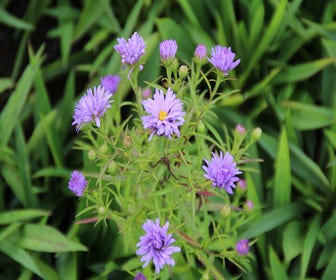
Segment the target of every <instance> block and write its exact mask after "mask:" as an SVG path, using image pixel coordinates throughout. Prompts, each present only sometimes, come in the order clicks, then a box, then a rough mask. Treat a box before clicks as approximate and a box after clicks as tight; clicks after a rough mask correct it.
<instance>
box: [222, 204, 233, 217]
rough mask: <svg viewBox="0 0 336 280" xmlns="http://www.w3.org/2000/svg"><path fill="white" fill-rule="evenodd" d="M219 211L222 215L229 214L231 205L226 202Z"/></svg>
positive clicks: (226, 215)
mask: <svg viewBox="0 0 336 280" xmlns="http://www.w3.org/2000/svg"><path fill="white" fill-rule="evenodd" d="M220 213H221V215H222V216H224V217H228V216H230V214H231V207H230V206H229V205H227V204H225V205H224V206H223V207H222V209H221V210H220Z"/></svg>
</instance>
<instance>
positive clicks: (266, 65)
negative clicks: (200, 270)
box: [0, 0, 336, 280]
mask: <svg viewBox="0 0 336 280" xmlns="http://www.w3.org/2000/svg"><path fill="white" fill-rule="evenodd" d="M335 16H336V3H335V1H303V0H299V1H298V0H294V1H286V0H278V1H277V0H267V1H261V0H240V1H233V0H213V1H201V0H189V1H188V0H180V1H155V0H152V1H151V0H139V1H131V0H126V1H107V0H101V1H93V0H88V1H69V0H59V1H10V0H4V1H1V2H0V24H1V29H0V38H1V42H2V44H1V45H0V56H1V59H0V61H1V67H0V108H1V114H0V174H1V177H0V211H1V212H0V252H1V253H0V267H1V268H2V269H1V272H0V277H1V278H3V279H35V276H36V275H37V276H39V277H41V278H44V279H83V278H91V279H98V278H99V279H104V277H105V278H106V279H107V278H109V279H118V277H119V276H120V275H124V274H120V273H121V272H120V271H121V270H127V269H128V268H129V269H131V268H132V266H134V264H132V263H129V262H127V259H123V258H120V256H118V255H117V254H116V253H115V251H116V248H117V244H116V242H115V239H116V228H114V225H113V224H112V223H110V225H109V227H108V228H105V227H104V226H98V227H96V228H93V226H92V225H78V224H75V223H74V215H75V213H76V209H80V208H81V207H82V206H81V205H78V201H77V199H75V198H74V197H73V196H72V195H71V193H70V192H69V191H68V190H67V181H68V179H69V173H70V171H71V170H72V169H74V168H80V167H81V166H82V165H83V164H84V165H86V164H87V162H86V160H85V158H84V157H83V155H82V154H81V153H80V152H78V151H76V150H73V149H71V147H73V142H74V139H75V137H76V134H75V132H74V129H73V128H72V127H71V119H72V114H73V106H74V102H75V101H76V100H77V98H78V97H79V96H80V95H81V94H82V93H83V91H84V90H85V89H86V88H87V87H89V86H90V85H91V84H94V83H97V81H98V79H99V77H100V76H101V75H105V74H115V73H117V72H118V70H119V69H120V57H119V56H118V54H117V53H116V52H114V50H113V47H114V45H115V43H116V38H117V37H128V36H129V35H130V34H132V33H133V32H134V31H138V32H139V33H140V34H141V35H142V36H144V38H145V40H146V42H147V45H148V49H147V61H148V62H147V63H148V64H151V65H158V63H159V55H158V48H157V44H158V43H159V41H161V40H163V39H169V38H174V39H175V40H176V41H177V43H178V46H179V49H178V53H179V56H180V57H181V59H184V58H185V59H187V58H189V57H190V56H192V54H193V50H194V48H195V46H196V44H198V43H204V44H205V45H206V46H207V47H208V48H210V47H211V46H213V45H215V44H221V45H226V46H228V45H229V46H231V47H232V49H233V50H234V51H235V52H236V54H237V56H238V57H239V58H240V59H241V64H240V65H239V67H238V68H237V70H236V71H235V73H233V75H234V76H235V77H237V78H238V79H237V80H236V81H232V83H231V84H230V87H231V88H234V89H240V91H239V92H237V93H236V94H234V95H231V96H230V98H229V99H225V100H223V102H222V104H220V105H219V106H218V108H216V113H217V115H218V116H219V118H218V119H215V120H210V122H211V124H212V125H213V126H214V127H215V128H217V129H218V131H221V125H222V123H223V122H224V123H225V124H227V125H228V126H232V127H234V125H235V124H236V123H242V124H243V125H244V126H246V127H249V128H251V127H256V126H259V127H261V128H262V130H263V135H262V138H261V139H260V141H259V145H258V147H257V148H253V149H252V150H251V151H250V153H251V155H252V156H253V157H261V158H263V159H264V162H263V163H255V164H254V165H253V168H254V169H255V170H256V171H257V172H255V173H253V175H251V176H248V177H247V178H246V180H247V192H248V199H250V200H251V201H253V203H254V205H255V207H256V209H258V210H257V211H260V214H261V215H257V217H258V218H257V219H256V220H253V221H251V223H250V224H249V226H248V227H247V228H246V231H245V233H244V236H245V237H247V238H252V237H256V238H257V239H258V242H257V243H256V245H255V246H253V253H254V255H255V260H253V261H252V263H251V265H252V268H253V269H252V271H249V272H247V273H246V274H244V275H242V278H244V279H308V278H309V279H326V280H328V279H333V276H334V275H335V273H336V251H335V250H334V248H335V246H336V216H335V210H334V209H335V197H336V196H335V195H336V193H335V187H336V157H335V149H336V80H335V74H336V71H335V59H336V58H335V57H336V22H335ZM159 71H160V69H159V67H156V68H155V67H151V68H150V69H149V68H146V67H145V69H144V71H143V72H142V73H141V80H149V81H150V80H153V79H154V78H156V77H157V76H158V74H159ZM128 92H129V86H128V84H127V82H125V83H122V84H121V86H120V92H119V93H118V98H121V99H126V98H128ZM223 136H224V135H223ZM87 251H89V253H88V252H87ZM229 271H230V268H228V273H229ZM104 275H105V276H104ZM120 277H121V276H120ZM123 277H124V276H123Z"/></svg>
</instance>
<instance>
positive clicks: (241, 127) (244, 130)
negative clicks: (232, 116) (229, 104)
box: [235, 124, 246, 134]
mask: <svg viewBox="0 0 336 280" xmlns="http://www.w3.org/2000/svg"><path fill="white" fill-rule="evenodd" d="M235 130H236V131H237V132H238V133H239V134H244V133H245V132H246V128H245V127H244V126H243V125H241V124H237V125H236V128H235Z"/></svg>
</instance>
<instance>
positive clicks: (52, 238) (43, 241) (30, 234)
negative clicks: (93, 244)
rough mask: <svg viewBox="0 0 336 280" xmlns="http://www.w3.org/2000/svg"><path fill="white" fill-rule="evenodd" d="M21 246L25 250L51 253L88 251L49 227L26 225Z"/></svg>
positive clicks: (20, 241)
mask: <svg viewBox="0 0 336 280" xmlns="http://www.w3.org/2000/svg"><path fill="white" fill-rule="evenodd" d="M19 245H20V246H21V247H23V248H25V249H29V250H33V251H41V252H50V253H60V252H75V251H87V248H86V247H85V246H83V245H82V244H80V243H78V242H75V241H72V240H70V239H69V238H68V237H66V236H64V235H63V234H62V233H61V232H59V231H58V230H57V229H55V228H53V227H50V226H47V225H35V224H27V225H25V226H24V228H23V233H22V237H21V239H20V240H19Z"/></svg>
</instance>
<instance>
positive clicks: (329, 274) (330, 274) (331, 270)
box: [322, 251, 336, 280]
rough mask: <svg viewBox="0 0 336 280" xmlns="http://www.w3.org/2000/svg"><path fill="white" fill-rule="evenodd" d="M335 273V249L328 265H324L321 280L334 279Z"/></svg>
mask: <svg viewBox="0 0 336 280" xmlns="http://www.w3.org/2000/svg"><path fill="white" fill-rule="evenodd" d="M335 275H336V251H335V252H334V255H333V256H332V258H331V260H330V261H329V263H328V266H327V267H326V269H325V271H324V273H323V276H322V280H330V279H334V278H335Z"/></svg>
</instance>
